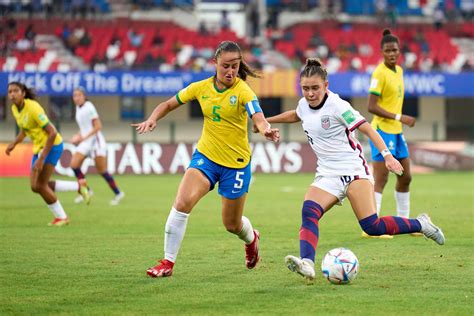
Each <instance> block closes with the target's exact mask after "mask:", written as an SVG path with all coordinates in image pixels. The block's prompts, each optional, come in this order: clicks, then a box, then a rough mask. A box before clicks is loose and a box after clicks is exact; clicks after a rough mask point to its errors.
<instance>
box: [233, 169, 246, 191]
mask: <svg viewBox="0 0 474 316" xmlns="http://www.w3.org/2000/svg"><path fill="white" fill-rule="evenodd" d="M243 175H244V172H242V171H237V173H236V174H235V183H234V189H242V186H243V185H244V179H241V176H243Z"/></svg>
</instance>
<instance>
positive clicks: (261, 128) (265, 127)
mask: <svg viewBox="0 0 474 316" xmlns="http://www.w3.org/2000/svg"><path fill="white" fill-rule="evenodd" d="M252 121H253V124H254V126H256V127H257V129H258V132H259V133H260V134H262V135H263V136H265V138H266V139H268V140H271V141H274V142H276V143H277V142H278V141H279V140H280V130H279V129H278V128H272V126H271V125H270V123H268V121H267V120H266V119H265V116H264V115H263V112H258V113H255V114H254V115H252Z"/></svg>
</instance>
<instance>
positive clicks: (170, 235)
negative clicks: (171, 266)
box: [165, 207, 189, 262]
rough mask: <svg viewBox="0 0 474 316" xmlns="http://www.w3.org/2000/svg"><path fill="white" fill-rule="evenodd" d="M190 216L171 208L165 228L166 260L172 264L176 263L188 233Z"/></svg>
mask: <svg viewBox="0 0 474 316" xmlns="http://www.w3.org/2000/svg"><path fill="white" fill-rule="evenodd" d="M188 217H189V214H186V213H183V212H180V211H178V210H176V209H175V208H174V207H172V208H171V211H170V215H169V216H168V220H167V221H166V226H165V259H166V260H169V261H171V262H175V261H176V257H177V256H178V252H179V248H180V247H181V241H182V240H183V237H184V233H185V232H186V225H187V223H188Z"/></svg>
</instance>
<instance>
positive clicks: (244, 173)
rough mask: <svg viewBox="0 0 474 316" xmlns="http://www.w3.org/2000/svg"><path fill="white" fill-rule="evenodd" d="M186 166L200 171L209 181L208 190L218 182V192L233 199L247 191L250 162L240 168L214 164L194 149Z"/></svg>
mask: <svg viewBox="0 0 474 316" xmlns="http://www.w3.org/2000/svg"><path fill="white" fill-rule="evenodd" d="M188 168H195V169H198V170H199V171H201V172H202V173H203V174H204V175H205V176H206V177H207V178H208V179H209V182H211V187H210V190H213V189H214V186H215V185H216V183H217V182H219V190H218V192H219V194H220V195H222V196H223V197H225V198H228V199H231V200H235V199H238V198H239V197H241V196H242V195H244V194H245V193H247V192H248V191H249V185H250V179H251V178H252V171H251V169H250V163H249V164H248V165H247V166H246V167H244V168H241V169H233V168H227V167H224V166H221V165H218V164H216V163H215V162H213V161H212V160H210V159H208V158H207V157H206V156H204V155H203V154H201V153H200V152H199V151H198V150H197V149H196V150H195V151H194V153H193V157H192V158H191V163H190V164H189V167H188Z"/></svg>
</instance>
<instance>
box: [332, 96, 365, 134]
mask: <svg viewBox="0 0 474 316" xmlns="http://www.w3.org/2000/svg"><path fill="white" fill-rule="evenodd" d="M335 105H336V111H335V114H336V115H337V118H338V120H339V121H340V122H341V123H342V124H344V125H345V126H346V127H347V128H348V129H349V130H350V131H351V132H352V131H353V130H355V129H356V128H358V127H359V126H360V125H362V124H363V123H364V122H365V121H366V120H365V118H364V117H363V116H362V115H361V114H360V113H359V111H357V110H355V109H354V108H353V107H352V106H351V105H350V104H349V102H347V101H344V100H342V99H340V98H339V97H338V100H337V102H335Z"/></svg>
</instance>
